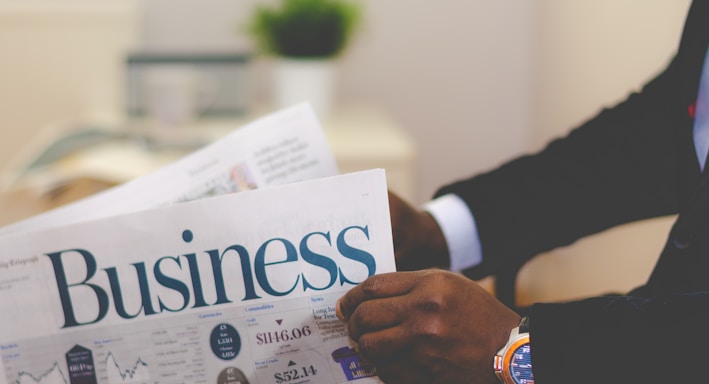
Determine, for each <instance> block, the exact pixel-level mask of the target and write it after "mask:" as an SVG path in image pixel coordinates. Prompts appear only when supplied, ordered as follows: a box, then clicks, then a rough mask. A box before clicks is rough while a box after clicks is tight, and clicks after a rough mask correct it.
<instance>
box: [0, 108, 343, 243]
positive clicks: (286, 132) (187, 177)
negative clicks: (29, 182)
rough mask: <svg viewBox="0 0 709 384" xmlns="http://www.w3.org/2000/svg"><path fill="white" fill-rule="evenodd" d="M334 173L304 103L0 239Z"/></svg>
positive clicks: (23, 225) (11, 230)
mask: <svg viewBox="0 0 709 384" xmlns="http://www.w3.org/2000/svg"><path fill="white" fill-rule="evenodd" d="M337 173H338V171H337V165H336V163H335V158H334V156H333V154H332V151H331V150H330V147H329V146H328V144H327V140H326V138H325V135H324V134H323V132H322V129H321V127H320V124H319V123H318V120H317V117H316V116H315V114H314V112H313V111H312V109H311V108H310V106H309V105H308V104H305V103H303V104H299V105H296V106H294V107H291V108H287V109H284V110H281V111H279V112H276V113H273V114H271V115H268V116H265V117H263V118H261V119H258V120H256V121H254V122H253V123H251V124H248V125H246V126H244V127H242V128H239V129H236V130H235V131H234V132H233V133H231V134H229V135H228V136H226V137H224V138H222V139H221V140H219V141H216V142H214V143H213V144H211V145H209V146H207V147H205V148H203V149H201V150H199V151H197V152H195V153H194V154H192V155H189V156H187V157H185V158H183V159H181V160H180V161H177V162H175V163H173V164H171V165H168V166H166V167H164V168H162V169H160V170H158V171H156V172H153V173H151V174H149V175H147V176H144V177H141V178H138V179H136V180H134V181H132V182H129V183H126V184H123V185H120V186H118V187H115V188H112V189H110V190H108V191H105V192H103V193H99V194H97V195H95V196H92V197H90V198H87V199H83V200H81V201H79V202H77V203H74V204H70V205H67V206H64V207H60V208H57V209H54V210H52V211H50V212H47V213H45V214H41V215H37V216H34V217H32V218H29V219H27V220H24V221H20V222H19V223H16V224H12V225H9V226H5V227H3V228H0V236H2V235H6V234H10V233H16V232H20V231H27V230H36V229H40V228H49V227H52V226H57V225H65V224H69V223H75V222H78V221H83V220H89V219H95V218H100V217H107V216H111V215H116V214H121V213H127V212H135V211H138V210H141V209H146V208H152V207H156V206H162V205H168V204H173V203H177V202H183V201H189V200H194V199H198V198H201V197H205V196H213V195H220V194H224V193H231V192H239V191H245V190H251V189H256V188H261V187H264V186H270V185H281V184H287V183H292V182H296V181H301V180H308V179H314V178H318V177H325V176H333V175H336V174H337Z"/></svg>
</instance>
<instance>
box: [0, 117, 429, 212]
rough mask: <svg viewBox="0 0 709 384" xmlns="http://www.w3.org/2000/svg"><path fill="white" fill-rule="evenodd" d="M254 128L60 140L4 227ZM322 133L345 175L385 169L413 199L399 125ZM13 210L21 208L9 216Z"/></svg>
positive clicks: (382, 121)
mask: <svg viewBox="0 0 709 384" xmlns="http://www.w3.org/2000/svg"><path fill="white" fill-rule="evenodd" d="M250 120H251V117H249V118H247V117H240V118H228V119H203V120H199V121H196V122H195V123H194V124H193V125H190V126H184V127H180V128H177V127H163V126H155V127H152V125H151V120H149V119H141V120H135V121H133V122H132V123H131V124H130V126H128V127H126V128H125V130H122V131H115V135H112V134H111V133H110V132H109V133H108V134H104V133H101V132H100V131H92V130H87V131H85V132H83V133H81V134H79V133H77V134H73V135H70V136H65V138H66V137H69V138H70V139H71V140H58V141H57V142H56V143H55V145H54V146H52V147H51V148H50V150H49V151H45V152H44V153H43V155H42V156H39V157H38V158H37V159H35V162H40V163H42V164H41V165H42V167H38V169H37V170H36V171H32V172H29V173H27V174H26V175H22V176H21V177H20V178H19V179H18V180H16V182H15V185H16V186H15V187H14V188H12V189H11V190H10V191H6V193H5V195H4V197H3V195H2V194H0V225H2V224H8V223H10V222H12V221H16V220H18V219H21V218H23V217H27V216H29V215H31V214H36V213H39V212H41V211H43V210H45V209H48V208H53V207H55V206H58V205H61V204H63V203H66V202H70V201H72V200H75V199H78V198H80V197H85V196H87V195H89V194H92V193H95V192H97V191H99V190H101V189H103V188H107V187H109V186H112V185H116V184H120V183H123V182H126V181H129V180H131V179H134V178H137V177H140V176H143V175H145V174H148V173H149V172H151V171H153V170H156V169H157V168H159V167H161V166H164V165H167V164H169V163H171V162H174V161H175V160H177V159H179V158H181V157H183V156H185V155H187V154H189V153H190V152H192V151H194V150H196V149H198V148H199V147H201V146H203V145H206V144H208V143H209V142H212V141H214V140H217V139H219V138H220V137H222V136H224V135H226V134H228V133H229V132H231V131H233V130H234V129H237V128H238V127H240V126H242V125H244V124H246V123H248V122H249V121H250ZM322 125H323V130H324V133H325V135H326V138H327V140H328V142H329V144H330V147H331V148H332V151H333V153H334V156H335V158H336V161H337V163H338V166H339V169H340V172H341V173H346V172H353V171H359V170H365V169H371V168H384V169H385V170H386V173H387V181H388V185H389V188H390V189H391V190H393V191H395V192H397V193H399V194H400V195H401V196H402V197H404V198H406V199H409V200H412V199H413V196H414V172H415V160H416V146H415V145H414V143H413V141H412V139H411V138H410V137H409V136H408V135H407V134H406V133H405V131H404V130H403V129H402V128H401V127H400V126H399V125H398V124H397V123H396V122H395V121H394V120H393V119H391V118H390V117H389V116H387V115H386V114H385V113H383V112H382V111H381V110H379V109H378V108H375V107H372V106H349V107H348V106H343V107H342V108H340V109H339V110H338V111H337V112H335V113H334V114H333V115H332V116H331V117H330V118H328V119H327V120H325V121H323V122H322ZM151 127H152V128H151ZM128 132H130V134H126V133H128ZM141 132H143V133H144V135H142V134H141ZM65 142H70V143H65ZM62 152H64V153H62ZM75 182H78V184H79V185H78V186H77V185H75V184H76V183H75ZM18 189H21V190H23V193H22V194H18V193H17V190H18ZM20 196H23V197H22V198H20ZM13 199H14V200H13ZM13 201H14V203H13ZM33 201H34V202H33ZM15 203H16V204H15ZM8 204H10V205H13V204H14V205H15V206H14V207H13V208H12V209H9V210H8V209H5V208H4V206H7V205H8Z"/></svg>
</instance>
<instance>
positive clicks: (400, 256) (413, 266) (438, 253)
mask: <svg viewBox="0 0 709 384" xmlns="http://www.w3.org/2000/svg"><path fill="white" fill-rule="evenodd" d="M389 213H390V214H391V227H392V237H393V240H394V256H395V258H396V267H397V270H400V271H415V270H419V269H425V268H431V267H440V268H447V267H448V266H449V265H450V259H449V255H448V246H447V245H446V240H445V238H444V237H443V232H441V228H440V227H439V226H438V223H436V219H434V218H433V216H431V215H430V214H428V213H426V212H422V211H419V210H417V209H415V208H414V207H412V206H411V205H409V204H408V203H407V202H405V201H404V200H402V199H401V198H400V197H399V196H397V195H395V194H394V193H392V192H389Z"/></svg>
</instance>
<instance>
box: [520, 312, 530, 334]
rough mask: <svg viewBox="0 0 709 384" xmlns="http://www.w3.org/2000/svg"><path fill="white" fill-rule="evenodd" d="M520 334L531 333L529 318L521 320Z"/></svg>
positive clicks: (525, 317)
mask: <svg viewBox="0 0 709 384" xmlns="http://www.w3.org/2000/svg"><path fill="white" fill-rule="evenodd" d="M519 333H529V316H524V317H522V320H520V322H519Z"/></svg>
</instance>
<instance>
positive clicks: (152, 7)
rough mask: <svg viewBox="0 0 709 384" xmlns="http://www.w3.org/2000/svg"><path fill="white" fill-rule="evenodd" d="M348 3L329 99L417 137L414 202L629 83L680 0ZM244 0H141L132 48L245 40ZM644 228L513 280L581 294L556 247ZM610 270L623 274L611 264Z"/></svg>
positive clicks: (540, 139)
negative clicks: (354, 26)
mask: <svg viewBox="0 0 709 384" xmlns="http://www.w3.org/2000/svg"><path fill="white" fill-rule="evenodd" d="M2 1H3V0H0V2H2ZM267 1H274V0H267ZM359 1H360V2H361V3H362V4H363V5H364V6H365V10H366V12H365V19H364V25H363V26H362V29H361V30H360V31H359V33H358V35H357V36H356V38H355V40H354V41H353V44H352V46H351V47H350V49H349V50H348V51H347V52H346V54H345V55H344V57H342V58H341V68H340V70H341V71H340V77H339V80H340V88H339V93H338V97H339V101H340V102H361V101H365V102H371V103H375V104H377V105H378V106H380V107H381V108H383V109H384V110H385V111H387V112H388V113H390V114H391V115H392V116H393V117H394V118H396V119H397V120H398V121H399V122H401V124H402V126H403V127H404V128H405V129H406V130H407V131H408V132H409V133H410V134H411V135H412V137H413V138H414V139H415V141H416V142H417V143H418V144H419V146H420V156H419V170H420V172H419V173H418V175H417V176H418V180H417V192H418V194H417V196H416V197H415V200H416V201H414V202H415V203H420V202H423V201H424V200H425V199H427V198H428V197H429V196H430V195H431V194H432V193H433V191H434V190H435V189H436V188H437V187H439V186H440V185H442V184H444V183H446V182H450V181H453V180H455V179H458V178H463V177H466V176H468V175H470V174H472V173H475V172H478V171H481V170H485V169H489V168H491V167H493V166H495V165H497V164H499V163H500V162H502V161H504V160H506V159H509V158H511V157H513V156H515V155H518V154H520V153H523V152H527V151H531V150H535V149H538V148H539V147H540V146H541V145H542V144H543V143H545V142H546V141H547V140H548V139H549V138H551V137H554V136H557V135H559V134H563V133H565V132H566V131H568V130H569V129H570V128H571V127H572V126H574V125H577V124H578V123H579V122H581V121H582V120H583V119H585V118H587V117H589V116H591V115H593V114H594V113H595V112H597V111H598V110H599V108H600V107H601V106H602V105H611V104H613V103H614V102H616V101H617V100H620V99H621V98H622V97H624V96H625V95H626V94H627V93H628V92H629V91H630V90H631V89H636V88H637V87H638V86H639V85H640V84H642V83H643V82H644V81H645V80H646V79H649V78H650V77H651V76H652V74H653V73H655V72H657V71H658V70H659V69H660V68H661V67H662V66H663V65H664V63H666V62H667V60H668V58H669V57H670V55H671V54H672V52H673V51H674V49H675V48H676V44H677V40H678V36H679V33H680V30H681V25H682V23H683V20H684V16H685V13H686V10H687V7H688V4H689V0H594V1H588V0H536V1H520V0H516V1H515V0H499V1H487V0H438V1H430V0H359ZM257 2H259V0H241V1H234V0H141V4H142V5H143V7H144V12H143V16H142V22H141V26H142V30H141V37H142V45H143V47H147V48H154V49H169V50H202V51H204V50H224V49H237V50H238V49H244V48H247V47H249V45H250V44H249V40H248V39H247V38H246V36H245V35H244V34H243V33H241V32H240V29H239V28H240V27H241V26H243V25H244V23H245V22H246V20H247V18H248V16H249V14H250V12H251V9H252V7H253V5H254V4H255V3H257ZM268 68H269V65H268V61H266V60H261V59H260V60H257V61H256V62H255V66H254V68H253V78H252V88H251V89H250V91H251V92H253V93H252V95H253V99H254V102H255V103H258V102H261V101H262V100H265V99H266V98H268V96H269V93H268ZM5 129H7V128H5ZM3 135H7V132H4V133H3ZM650 225H651V226H652V225H656V227H653V228H651V229H650V232H646V229H640V230H636V229H634V227H633V228H630V229H629V231H630V232H629V234H628V235H626V233H625V232H623V231H624V230H625V229H621V230H620V231H621V232H613V233H611V234H604V235H601V236H599V240H596V239H590V240H587V241H584V242H581V243H580V244H578V245H576V246H573V247H570V248H567V249H563V250H558V251H557V252H553V253H552V254H550V255H544V256H543V257H542V258H541V259H542V260H547V259H548V260H550V261H549V262H547V263H546V264H545V262H544V261H542V262H540V263H541V264H540V265H542V266H543V267H537V266H535V265H532V266H531V267H530V268H529V270H531V271H536V272H535V275H537V276H542V277H543V278H542V279H535V283H533V284H532V283H531V280H530V279H526V278H525V279H523V280H524V281H523V286H524V287H525V290H526V291H525V292H526V293H528V294H529V295H531V296H532V297H535V298H536V297H541V298H547V297H550V295H551V294H552V293H553V294H558V291H559V289H560V288H558V287H562V288H561V290H562V291H563V292H564V293H565V294H566V295H567V296H569V297H571V296H575V295H578V294H580V293H581V292H580V291H579V290H576V287H579V286H580V285H579V284H575V281H578V280H579V279H580V277H582V276H578V275H573V274H572V272H571V271H578V270H586V271H589V270H594V268H596V269H599V272H600V274H603V273H604V270H603V268H604V267H597V266H594V267H591V266H588V265H583V267H582V268H578V265H579V264H578V261H576V259H577V258H576V257H565V258H563V260H562V259H560V258H559V257H560V256H561V255H564V256H566V255H568V254H574V255H582V256H584V259H588V258H587V257H585V256H586V255H589V254H591V255H594V256H595V255H598V254H602V255H605V256H606V257H610V258H618V257H623V256H625V255H626V254H633V255H641V256H637V258H641V259H642V262H647V257H646V256H645V255H647V254H650V255H653V256H654V255H655V254H656V248H657V247H659V245H658V244H661V242H662V240H663V239H664V231H665V229H666V226H667V225H668V224H667V222H666V221H665V222H660V223H659V224H650ZM648 238H651V241H648ZM626 239H630V240H629V241H628V240H626ZM643 244H649V245H647V247H648V248H644V247H645V245H643ZM633 257H635V256H633ZM633 257H631V259H633ZM568 260H572V261H568ZM601 265H607V263H606V264H601ZM535 268H536V269H535ZM628 268H630V269H632V270H633V272H634V273H635V274H634V275H633V276H631V278H630V279H629V280H627V281H623V282H622V283H621V285H623V286H625V285H629V284H633V282H634V281H636V280H639V281H642V279H644V278H645V277H646V276H647V268H648V267H642V268H636V267H634V266H632V265H629V266H628ZM617 273H618V274H621V275H623V276H620V277H624V276H625V275H626V274H625V273H624V271H623V270H622V269H620V270H618V272H617ZM582 274H583V273H582ZM567 275H569V276H571V277H569V278H565V276H567ZM540 281H541V284H540V283H539V282H540ZM547 281H548V282H549V284H546V282H547ZM596 282H598V283H602V284H603V286H604V287H605V286H607V285H606V284H605V283H606V282H605V281H601V280H596ZM582 288H583V290H587V289H590V290H594V289H597V287H596V285H593V286H583V287H582Z"/></svg>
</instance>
